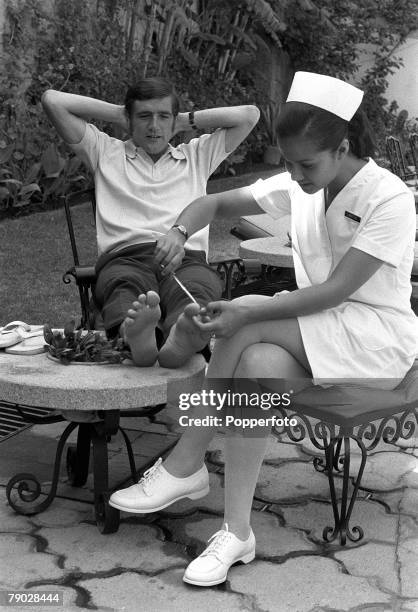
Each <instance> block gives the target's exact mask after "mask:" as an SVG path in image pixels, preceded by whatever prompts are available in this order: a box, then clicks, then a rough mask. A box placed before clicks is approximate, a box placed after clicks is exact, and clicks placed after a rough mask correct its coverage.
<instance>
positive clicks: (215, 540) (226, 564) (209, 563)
mask: <svg viewBox="0 0 418 612" xmlns="http://www.w3.org/2000/svg"><path fill="white" fill-rule="evenodd" d="M208 542H210V544H209V546H208V547H207V548H206V549H205V550H204V551H203V552H202V554H201V555H200V556H199V557H197V558H196V559H195V560H194V561H192V562H191V563H190V564H189V565H188V567H187V569H186V571H185V573H184V576H183V580H184V582H188V583H189V584H195V585H197V586H214V585H215V584H220V583H221V582H225V580H226V576H227V574H228V570H229V568H230V567H231V565H233V564H234V563H236V562H237V561H242V562H243V563H249V562H250V561H252V560H253V559H254V557H255V537H254V533H253V531H252V530H251V533H250V535H249V536H248V539H247V540H245V541H243V540H239V539H238V538H237V537H236V536H235V535H234V534H233V533H231V532H230V531H229V530H228V525H227V524H225V529H221V530H220V531H217V532H216V533H215V534H214V535H213V536H212V537H211V538H209V540H208Z"/></svg>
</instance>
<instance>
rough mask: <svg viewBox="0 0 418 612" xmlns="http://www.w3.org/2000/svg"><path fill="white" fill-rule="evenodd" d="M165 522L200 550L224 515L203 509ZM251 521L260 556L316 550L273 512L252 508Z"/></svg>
mask: <svg viewBox="0 0 418 612" xmlns="http://www.w3.org/2000/svg"><path fill="white" fill-rule="evenodd" d="M166 524H167V526H168V527H169V529H170V530H171V529H172V530H173V534H174V537H175V538H176V541H180V542H182V543H183V544H184V545H186V546H188V547H191V548H192V549H193V551H196V552H197V554H200V552H201V551H202V550H203V549H204V548H206V546H207V541H208V540H209V538H210V537H211V536H212V535H213V534H214V533H216V531H218V530H219V529H220V528H221V526H222V517H208V516H207V515H205V514H204V513H196V514H195V515H193V517H189V518H188V519H184V518H183V519H182V518H181V517H177V519H176V520H175V521H171V522H170V523H166ZM251 525H252V528H253V531H254V535H255V537H256V554H257V557H261V558H267V557H268V558H272V559H278V558H281V557H285V556H287V555H295V556H297V555H300V554H301V553H307V552H309V551H312V552H314V551H315V550H316V548H315V546H314V544H312V543H311V542H309V541H308V539H307V538H306V537H305V536H304V534H303V533H302V531H298V530H296V529H285V528H284V527H282V526H281V525H280V521H279V520H278V518H277V516H274V515H273V514H269V513H266V512H252V513H251ZM191 559H192V557H191ZM191 559H190V560H191Z"/></svg>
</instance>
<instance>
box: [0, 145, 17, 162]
mask: <svg viewBox="0 0 418 612" xmlns="http://www.w3.org/2000/svg"><path fill="white" fill-rule="evenodd" d="M14 148H15V145H14V144H10V145H8V146H7V147H5V148H4V149H0V164H5V163H6V162H8V161H9V159H10V158H11V156H12V154H13V151H14Z"/></svg>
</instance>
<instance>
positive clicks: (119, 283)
mask: <svg viewBox="0 0 418 612" xmlns="http://www.w3.org/2000/svg"><path fill="white" fill-rule="evenodd" d="M154 251H155V242H152V243H146V244H139V245H134V246H130V247H127V248H125V249H121V250H120V251H117V252H116V253H109V254H106V253H105V254H103V255H101V257H100V258H99V259H98V261H97V264H96V274H97V282H96V287H95V291H94V299H95V302H96V304H97V306H98V308H99V309H100V310H101V313H102V317H103V321H104V326H105V329H106V331H107V332H108V335H109V336H113V335H115V334H116V333H117V331H118V329H119V326H120V324H121V323H122V321H123V320H124V319H125V317H126V314H127V312H128V310H129V309H130V308H131V307H132V303H133V302H134V301H135V300H136V299H137V298H138V295H139V294H141V293H146V292H147V291H155V292H156V293H158V295H159V296H160V307H161V327H162V330H163V333H164V335H165V336H166V335H167V334H168V331H169V330H170V328H171V326H172V325H173V324H174V323H175V322H176V321H177V318H178V316H179V314H180V313H181V312H183V310H184V307H185V306H186V305H187V304H189V303H190V298H189V297H188V296H187V295H186V294H185V293H184V291H183V290H182V289H181V288H180V287H179V285H178V284H177V283H176V281H175V280H174V279H173V278H172V277H171V276H162V274H161V268H160V266H159V265H158V264H157V263H156V261H155V256H154ZM176 275H177V276H178V278H179V279H180V280H181V281H182V283H183V284H184V285H185V286H186V287H187V289H188V290H189V291H190V293H191V294H192V295H193V297H194V298H195V299H196V301H197V302H198V303H199V304H201V305H202V306H204V305H206V304H207V303H208V302H211V301H214V300H218V299H219V298H220V297H221V295H222V282H221V279H220V278H219V275H218V274H217V272H215V270H213V269H212V268H211V267H210V266H209V265H208V264H207V263H206V254H205V252H204V251H193V250H186V253H185V256H184V258H183V261H182V264H181V266H179V268H177V270H176Z"/></svg>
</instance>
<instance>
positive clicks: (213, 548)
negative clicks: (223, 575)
mask: <svg viewBox="0 0 418 612" xmlns="http://www.w3.org/2000/svg"><path fill="white" fill-rule="evenodd" d="M232 535H233V534H232V533H231V532H230V531H229V528H228V524H227V523H225V529H220V530H219V531H217V532H216V533H214V534H213V536H211V537H210V538H209V540H208V542H210V544H209V546H208V547H207V548H206V549H205V550H204V551H203V552H202V554H201V555H200V556H201V557H207V556H208V555H211V556H213V557H216V558H217V559H218V560H219V561H220V558H219V553H221V552H222V549H223V548H224V547H225V545H226V544H228V542H229V541H230V539H231V536H232Z"/></svg>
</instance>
